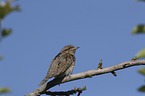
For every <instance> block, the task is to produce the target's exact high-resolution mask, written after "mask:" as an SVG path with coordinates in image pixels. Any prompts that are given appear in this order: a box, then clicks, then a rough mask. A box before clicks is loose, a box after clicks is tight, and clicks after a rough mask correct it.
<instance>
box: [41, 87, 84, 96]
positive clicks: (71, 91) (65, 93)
mask: <svg viewBox="0 0 145 96" xmlns="http://www.w3.org/2000/svg"><path fill="white" fill-rule="evenodd" d="M84 90H86V86H84V87H83V88H76V86H75V88H74V89H72V90H69V91H59V92H51V91H46V92H44V93H43V94H46V95H51V96H56V95H59V96H60V95H61V96H69V95H73V94H76V93H77V92H78V96H80V94H81V93H82V91H84Z"/></svg>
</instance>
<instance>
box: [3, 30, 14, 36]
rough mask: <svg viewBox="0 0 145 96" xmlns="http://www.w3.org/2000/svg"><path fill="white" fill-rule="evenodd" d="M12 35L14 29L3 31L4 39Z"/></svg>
mask: <svg viewBox="0 0 145 96" xmlns="http://www.w3.org/2000/svg"><path fill="white" fill-rule="evenodd" d="M11 33H12V29H3V30H2V36H3V37H5V36H8V35H9V34H11Z"/></svg>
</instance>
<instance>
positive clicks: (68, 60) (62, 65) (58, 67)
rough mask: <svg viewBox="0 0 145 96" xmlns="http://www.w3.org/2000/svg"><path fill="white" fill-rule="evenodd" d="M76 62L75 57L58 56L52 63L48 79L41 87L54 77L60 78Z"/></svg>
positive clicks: (67, 55)
mask: <svg viewBox="0 0 145 96" xmlns="http://www.w3.org/2000/svg"><path fill="white" fill-rule="evenodd" d="M73 60H75V57H74V55H70V54H63V53H61V54H58V55H57V56H56V57H55V58H54V59H53V60H52V62H51V65H50V67H49V70H48V72H47V75H46V77H45V78H44V79H43V80H42V81H41V82H40V84H39V86H40V85H43V84H44V83H45V82H47V80H48V79H50V78H52V77H59V76H61V75H62V74H64V73H65V71H66V70H67V69H68V68H69V67H70V66H71V64H72V63H73V62H74V61H73Z"/></svg>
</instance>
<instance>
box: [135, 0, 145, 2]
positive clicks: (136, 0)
mask: <svg viewBox="0 0 145 96" xmlns="http://www.w3.org/2000/svg"><path fill="white" fill-rule="evenodd" d="M136 1H144V2H145V0H136Z"/></svg>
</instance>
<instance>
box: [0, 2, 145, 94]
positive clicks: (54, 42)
mask: <svg viewBox="0 0 145 96" xmlns="http://www.w3.org/2000/svg"><path fill="white" fill-rule="evenodd" d="M1 1H2V0H1ZM13 4H14V5H15V4H20V7H21V10H22V11H21V12H19V13H18V12H17V13H16V12H15V13H12V14H10V15H8V16H7V17H6V18H5V19H4V20H3V27H6V28H7V27H8V28H13V33H12V34H11V35H10V36H8V37H6V38H4V39H3V41H2V43H1V46H0V55H2V56H4V59H3V60H2V61H0V62H1V67H0V73H1V79H0V82H1V84H0V86H5V87H8V88H10V89H11V90H12V93H10V94H7V95H8V96H23V95H25V94H28V93H30V92H32V91H33V90H35V89H37V88H38V87H39V86H37V85H38V84H39V83H40V82H41V80H42V79H43V78H44V77H45V75H46V73H47V71H48V68H49V65H50V63H51V60H52V59H53V58H54V57H55V56H56V55H57V54H58V53H59V51H60V50H61V49H62V48H63V47H64V46H65V45H68V44H72V45H74V46H79V47H80V48H79V49H78V50H77V52H76V66H75V68H74V71H73V73H74V74H75V73H80V72H84V71H87V70H92V69H96V68H97V65H98V63H99V61H100V59H103V67H104V68H105V67H109V66H113V65H116V64H119V63H122V62H125V61H129V60H130V59H131V58H133V57H134V56H135V55H136V53H137V52H138V51H139V50H141V49H142V48H144V47H145V35H144V34H139V35H131V31H132V29H133V28H134V27H135V26H136V25H138V24H144V23H145V13H144V9H145V3H144V2H135V0H125V1H124V0H106V1H104V0H43V1H42V0H37V1H36V0H35V1H34V0H19V1H17V2H15V3H13ZM141 67H143V66H138V67H131V68H128V69H124V70H119V71H117V75H118V76H117V77H114V76H113V75H112V74H111V73H108V74H104V75H99V76H94V77H93V78H91V79H90V78H87V79H83V80H77V81H72V82H69V83H65V84H63V85H60V86H55V87H54V88H52V89H50V90H51V91H59V90H61V91H63V90H64V91H65V90H70V89H73V88H74V86H76V87H83V86H84V85H86V87H87V90H86V91H84V92H83V93H82V94H81V96H94V95H98V96H108V95H109V96H144V95H145V93H141V92H138V91H137V88H139V87H140V86H141V85H143V84H144V76H142V75H140V74H139V73H138V72H137V69H139V68H141ZM74 96H75V95H74Z"/></svg>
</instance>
